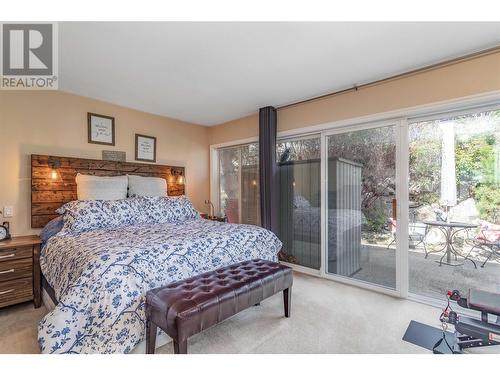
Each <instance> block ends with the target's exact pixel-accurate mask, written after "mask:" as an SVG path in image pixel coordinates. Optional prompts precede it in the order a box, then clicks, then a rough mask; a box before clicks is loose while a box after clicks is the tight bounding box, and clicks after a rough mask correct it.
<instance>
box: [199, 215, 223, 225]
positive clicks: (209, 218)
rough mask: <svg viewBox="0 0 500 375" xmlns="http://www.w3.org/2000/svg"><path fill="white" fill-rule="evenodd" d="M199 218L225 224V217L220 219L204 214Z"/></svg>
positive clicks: (219, 217)
mask: <svg viewBox="0 0 500 375" xmlns="http://www.w3.org/2000/svg"><path fill="white" fill-rule="evenodd" d="M200 216H201V217H202V218H203V219H207V220H212V221H220V222H222V223H225V222H227V218H226V217H221V216H211V215H209V214H205V213H201V214H200Z"/></svg>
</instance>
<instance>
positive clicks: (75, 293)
mask: <svg viewBox="0 0 500 375" xmlns="http://www.w3.org/2000/svg"><path fill="white" fill-rule="evenodd" d="M58 214H60V215H62V217H64V218H65V219H64V220H63V224H62V225H63V226H62V227H61V228H58V229H57V230H54V231H52V233H50V234H49V235H45V234H44V238H43V239H44V240H45V242H44V244H43V247H42V251H41V257H40V266H41V270H42V274H43V278H44V280H45V283H46V289H48V290H51V291H52V293H53V295H52V297H53V299H54V300H55V301H56V302H57V304H56V305H55V307H54V308H53V309H52V311H50V312H49V313H48V314H47V315H46V316H45V317H44V318H43V319H42V320H41V322H40V323H39V327H38V343H39V346H40V350H41V352H42V353H130V352H132V351H133V350H134V348H135V347H136V346H137V345H138V344H139V343H140V342H141V341H142V340H143V338H144V335H145V312H144V301H145V295H146V292H147V291H148V290H149V289H152V288H156V287H159V286H162V285H166V284H168V283H170V282H173V281H176V280H180V279H184V278H187V277H191V276H194V275H196V274H199V273H203V272H207V271H211V270H214V269H216V268H219V267H223V266H226V265H229V264H232V263H236V262H240V261H243V260H250V259H255V258H262V259H266V260H271V261H276V260H277V254H278V252H279V250H280V249H281V242H280V241H279V239H278V238H277V237H276V236H275V235H274V234H273V233H272V232H270V231H267V230H265V229H263V228H260V227H257V226H253V225H239V224H227V223H221V222H216V221H210V220H205V219H202V218H200V217H199V215H198V213H197V212H196V210H194V208H193V207H192V205H191V203H190V202H189V200H188V199H187V198H186V197H184V196H179V197H155V198H148V197H136V198H127V199H122V200H117V201H70V202H67V203H65V204H64V205H63V208H62V211H59V212H58ZM110 218H111V219H110ZM54 220H57V218H56V219H54ZM37 222H39V221H37ZM50 226H51V224H50V223H49V224H48V225H47V227H48V228H50ZM44 231H45V230H44Z"/></svg>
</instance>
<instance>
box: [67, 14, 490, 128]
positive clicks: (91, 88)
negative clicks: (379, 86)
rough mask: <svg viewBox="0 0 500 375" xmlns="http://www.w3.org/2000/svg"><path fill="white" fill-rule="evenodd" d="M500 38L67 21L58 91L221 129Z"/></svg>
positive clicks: (485, 33) (368, 29)
mask: <svg viewBox="0 0 500 375" xmlns="http://www.w3.org/2000/svg"><path fill="white" fill-rule="evenodd" d="M499 44H500V23H145V22H144V23H142V22H141V23H126V22H122V23H112V22H105V23H68V22H63V23H60V24H59V76H60V81H59V88H60V89H61V90H64V91H69V92H73V93H76V94H80V95H84V96H90V97H93V98H97V99H101V100H105V101H109V102H112V103H116V104H120V105H123V106H127V107H131V108H135V109H139V110H142V111H146V112H151V113H155V114H159V115H164V116H169V117H173V118H177V119H181V120H185V121H189V122H193V123H197V124H203V125H215V124H220V123H222V122H225V121H229V120H232V119H235V118H239V117H242V116H245V115H248V114H251V113H254V112H256V111H257V110H258V108H260V107H263V106H266V105H273V106H280V105H284V104H287V103H292V102H295V101H300V100H303V99H307V98H311V97H315V96H318V95H322V94H325V93H328V92H332V91H335V90H339V89H344V88H347V87H351V86H352V85H354V84H361V83H364V82H368V81H372V80H376V79H380V78H383V77H387V76H391V75H394V74H397V73H401V72H405V71H408V70H411V69H414V68H418V67H421V66H425V65H428V64H432V63H436V62H439V61H443V60H446V59H449V58H453V57H457V56H461V55H464V54H467V53H470V52H474V51H477V50H481V49H485V48H489V47H492V46H495V45H499Z"/></svg>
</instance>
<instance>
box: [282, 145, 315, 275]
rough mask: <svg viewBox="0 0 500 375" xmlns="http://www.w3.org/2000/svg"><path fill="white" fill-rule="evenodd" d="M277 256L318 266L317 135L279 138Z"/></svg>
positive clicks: (305, 264)
mask: <svg viewBox="0 0 500 375" xmlns="http://www.w3.org/2000/svg"><path fill="white" fill-rule="evenodd" d="M276 151H277V157H276V160H277V162H278V181H279V182H278V183H279V203H280V204H279V207H280V208H279V222H280V227H279V228H280V233H279V237H280V240H281V241H282V242H283V248H282V250H281V253H280V258H281V259H282V260H284V261H286V262H288V263H294V264H298V265H301V266H304V267H308V268H313V269H317V270H319V269H320V267H321V153H320V151H321V141H320V137H319V135H315V136H312V137H303V138H295V139H285V140H279V141H278V143H277V145H276Z"/></svg>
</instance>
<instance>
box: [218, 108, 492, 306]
mask: <svg viewBox="0 0 500 375" xmlns="http://www.w3.org/2000/svg"><path fill="white" fill-rule="evenodd" d="M476 108H477V107H476ZM499 108H500V107H499V106H498V105H497V106H496V107H488V108H487V109H485V108H483V109H480V110H479V109H473V110H470V111H465V110H461V111H460V112H456V113H450V114H443V113H442V112H441V114H436V115H433V116H426V117H425V118H424V117H419V118H416V117H415V118H407V117H401V118H399V119H397V120H386V121H383V122H378V123H373V124H352V125H349V126H346V125H343V126H342V127H338V128H332V129H326V130H323V131H321V132H320V133H318V134H314V135H307V136H305V135H304V136H296V137H293V138H280V139H279V140H278V142H277V163H278V165H277V170H278V184H279V218H280V220H279V221H280V226H279V233H277V235H278V236H279V238H280V239H281V241H282V242H283V248H282V251H281V253H280V260H281V261H285V262H287V263H291V264H294V265H297V266H301V267H302V268H301V270H306V271H307V269H309V270H310V271H311V272H313V273H315V274H317V275H321V276H323V277H326V278H329V279H335V280H339V281H343V282H347V283H350V284H355V285H359V286H364V287H367V288H370V289H374V290H377V291H382V292H384V293H388V294H391V295H396V296H401V297H406V296H408V295H410V296H411V297H412V298H418V299H427V298H430V299H433V300H435V299H443V298H444V295H445V291H446V290H450V289H459V290H461V291H466V290H467V289H469V288H471V287H474V288H482V289H493V290H496V291H499V292H500V283H499V280H500V248H499V247H500V244H499V241H500V195H499V192H500V109H499ZM216 157H217V159H216V160H217V168H218V171H217V172H218V175H217V180H216V181H217V185H214V186H215V189H214V190H213V191H216V199H217V202H218V207H219V209H220V213H221V214H223V215H225V216H226V217H227V218H228V219H229V221H230V222H239V223H251V224H257V225H258V224H259V222H260V220H259V219H260V213H259V207H260V205H259V190H258V185H259V181H258V144H257V143H251V144H243V145H238V146H231V147H226V148H219V149H217V150H216Z"/></svg>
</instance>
